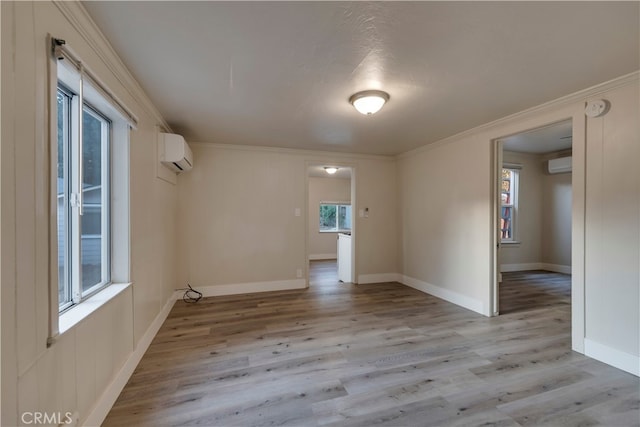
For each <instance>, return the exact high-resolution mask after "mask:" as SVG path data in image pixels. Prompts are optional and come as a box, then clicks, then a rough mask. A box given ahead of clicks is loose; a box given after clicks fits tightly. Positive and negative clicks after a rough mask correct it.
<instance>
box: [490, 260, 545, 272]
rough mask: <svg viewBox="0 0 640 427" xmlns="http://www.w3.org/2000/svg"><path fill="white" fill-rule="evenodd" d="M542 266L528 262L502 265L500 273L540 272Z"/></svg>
mask: <svg viewBox="0 0 640 427" xmlns="http://www.w3.org/2000/svg"><path fill="white" fill-rule="evenodd" d="M541 269H542V264H541V263H539V262H529V263H525V264H502V265H501V266H500V271H501V272H503V273H508V272H511V271H527V270H541Z"/></svg>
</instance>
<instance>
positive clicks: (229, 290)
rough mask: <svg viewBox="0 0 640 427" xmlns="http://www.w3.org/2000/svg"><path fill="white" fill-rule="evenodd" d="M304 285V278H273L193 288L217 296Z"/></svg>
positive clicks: (205, 295)
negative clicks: (265, 280) (267, 280)
mask: <svg viewBox="0 0 640 427" xmlns="http://www.w3.org/2000/svg"><path fill="white" fill-rule="evenodd" d="M306 287H307V281H306V280H305V279H293V280H275V281H271V282H249V283H234V284H228V285H213V286H194V287H193V288H194V289H195V290H197V291H198V292H202V296H203V297H218V296H223V295H241V294H255V293H258V292H272V291H290V290H295V289H305V288H306ZM180 298H182V293H180V292H179V295H178V299H180Z"/></svg>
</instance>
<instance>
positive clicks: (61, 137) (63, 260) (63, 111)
mask: <svg viewBox="0 0 640 427" xmlns="http://www.w3.org/2000/svg"><path fill="white" fill-rule="evenodd" d="M68 102H69V99H68V97H67V96H66V95H64V94H63V93H62V92H60V91H58V94H57V108H58V112H57V113H58V120H57V122H58V141H57V152H58V155H57V158H58V161H57V173H56V181H57V191H56V193H57V194H56V196H57V197H56V199H57V229H58V233H57V235H58V305H59V306H62V305H64V304H66V303H68V302H69V301H71V289H70V281H69V280H68V277H67V275H68V274H69V271H68V269H67V268H66V266H67V264H68V254H67V236H68V226H67V224H68V223H67V218H68V217H67V212H68V211H67V210H68V207H69V203H68V200H67V197H68V188H69V184H68V181H67V179H66V173H65V171H66V170H67V163H66V162H67V154H68V149H69V145H68V137H69V132H68V126H69V109H68V108H67V106H68Z"/></svg>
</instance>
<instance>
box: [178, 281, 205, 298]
mask: <svg viewBox="0 0 640 427" xmlns="http://www.w3.org/2000/svg"><path fill="white" fill-rule="evenodd" d="M201 299H202V292H199V291H196V290H195V289H193V288H192V287H191V285H190V284H188V283H187V287H186V288H184V295H182V301H184V302H188V303H195V302H198V301H200V300H201Z"/></svg>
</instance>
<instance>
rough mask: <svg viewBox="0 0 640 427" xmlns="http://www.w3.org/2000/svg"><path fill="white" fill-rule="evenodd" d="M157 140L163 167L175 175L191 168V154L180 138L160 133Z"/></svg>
mask: <svg viewBox="0 0 640 427" xmlns="http://www.w3.org/2000/svg"><path fill="white" fill-rule="evenodd" d="M158 139H159V143H160V144H159V145H160V161H161V162H162V164H163V165H165V166H166V167H168V168H169V169H171V170H172V171H174V172H177V173H181V172H186V171H190V170H191V169H192V168H193V154H192V153H191V149H190V148H189V145H187V143H186V142H185V140H184V138H183V137H182V136H180V135H175V134H172V133H160V134H159V136H158ZM162 149H164V154H163V152H162Z"/></svg>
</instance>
